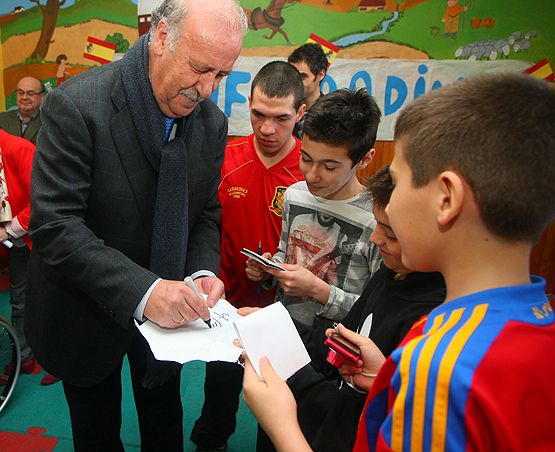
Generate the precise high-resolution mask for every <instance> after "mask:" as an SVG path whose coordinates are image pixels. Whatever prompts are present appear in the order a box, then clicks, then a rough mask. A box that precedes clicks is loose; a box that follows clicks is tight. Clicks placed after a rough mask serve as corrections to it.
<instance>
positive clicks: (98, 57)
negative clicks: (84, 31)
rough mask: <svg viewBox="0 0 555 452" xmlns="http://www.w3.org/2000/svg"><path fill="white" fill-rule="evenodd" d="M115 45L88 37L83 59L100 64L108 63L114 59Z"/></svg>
mask: <svg viewBox="0 0 555 452" xmlns="http://www.w3.org/2000/svg"><path fill="white" fill-rule="evenodd" d="M115 53H116V45H115V44H112V43H111V42H106V41H101V40H100V39H96V38H93V37H92V36H89V37H88V38H87V46H86V47H85V53H84V54H83V57H85V58H88V59H89V60H93V61H96V62H97V63H100V64H106V63H110V62H111V61H112V60H113V59H114V55H115Z"/></svg>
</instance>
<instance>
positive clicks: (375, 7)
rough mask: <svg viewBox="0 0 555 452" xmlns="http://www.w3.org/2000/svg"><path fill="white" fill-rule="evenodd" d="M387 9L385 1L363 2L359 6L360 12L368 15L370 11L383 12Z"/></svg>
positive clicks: (365, 0)
mask: <svg viewBox="0 0 555 452" xmlns="http://www.w3.org/2000/svg"><path fill="white" fill-rule="evenodd" d="M384 9H385V0H361V1H360V3H359V4H358V11H359V12H360V13H367V12H369V11H382V10H384Z"/></svg>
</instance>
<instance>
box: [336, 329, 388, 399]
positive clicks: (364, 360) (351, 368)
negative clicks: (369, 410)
mask: <svg viewBox="0 0 555 452" xmlns="http://www.w3.org/2000/svg"><path fill="white" fill-rule="evenodd" d="M337 331H338V332H339V334H341V336H343V337H344V338H345V339H347V340H348V341H349V342H352V343H353V344H354V345H356V346H357V347H358V348H359V349H360V359H359V361H358V363H356V364H350V363H346V364H343V366H341V367H340V369H339V373H340V374H341V376H342V377H343V378H344V379H345V381H348V382H352V383H353V384H354V385H355V386H356V387H357V388H358V389H362V390H363V391H366V392H369V391H370V388H372V384H373V383H374V379H375V378H376V377H374V376H372V377H371V376H368V375H362V373H365V374H369V375H376V374H377V373H378V371H379V370H380V367H381V366H382V364H383V363H384V362H385V356H384V355H383V353H382V352H381V350H380V349H379V348H378V346H377V345H376V344H375V343H374V342H373V341H372V340H371V339H369V338H367V337H365V336H361V335H360V334H358V333H355V332H354V331H351V330H349V329H348V328H345V327H344V326H343V325H342V324H339V325H338V329H337ZM332 333H335V330H334V329H332V328H329V329H327V330H326V336H330V335H331V334H332Z"/></svg>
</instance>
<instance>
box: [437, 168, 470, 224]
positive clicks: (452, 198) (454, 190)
mask: <svg viewBox="0 0 555 452" xmlns="http://www.w3.org/2000/svg"><path fill="white" fill-rule="evenodd" d="M437 184H438V198H437V221H438V223H439V224H440V225H441V226H447V225H449V223H451V222H452V221H453V220H454V219H456V218H457V217H458V215H459V214H460V213H461V211H462V207H463V202H464V195H465V192H464V181H463V179H462V178H461V176H460V175H459V174H457V173H455V172H454V171H444V172H443V173H441V174H440V175H439V176H438V178H437Z"/></svg>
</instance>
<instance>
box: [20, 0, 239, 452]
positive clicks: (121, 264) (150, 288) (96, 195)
mask: <svg viewBox="0 0 555 452" xmlns="http://www.w3.org/2000/svg"><path fill="white" fill-rule="evenodd" d="M246 29H247V27H246V19H245V16H244V13H243V11H242V9H241V8H240V6H239V4H238V2H237V1H235V0H219V1H214V2H206V1H205V0H165V1H164V2H163V3H162V4H161V5H160V6H159V7H158V8H157V9H156V10H155V11H154V13H153V21H152V31H151V33H150V35H145V36H143V37H141V38H140V39H139V40H138V42H137V43H136V44H135V45H134V46H133V47H132V48H131V49H129V51H128V52H127V54H126V55H125V56H124V58H123V59H122V60H120V61H118V62H114V63H111V64H108V65H104V66H102V67H99V68H95V69H91V70H89V71H87V72H86V73H84V74H81V75H79V76H76V77H72V78H71V79H70V80H68V81H66V82H65V83H64V84H63V85H61V86H60V87H59V88H57V89H55V90H53V91H52V92H51V93H50V94H49V95H48V96H47V98H46V100H45V103H44V107H43V116H42V121H43V130H42V132H41V134H40V136H39V139H38V143H37V152H36V156H35V163H34V167H33V181H32V193H31V209H32V214H31V224H30V231H31V236H32V238H33V242H34V247H33V251H32V253H31V258H30V262H29V287H28V296H27V305H26V335H27V338H28V340H29V343H30V344H31V347H32V349H33V351H34V353H35V355H36V357H37V359H38V360H39V362H40V363H41V364H42V365H43V367H45V369H47V370H48V371H49V372H51V373H52V374H54V375H56V376H58V377H60V378H61V380H62V382H63V386H64V391H65V396H66V400H67V403H68V406H69V411H70V415H71V423H72V430H73V441H74V446H75V449H76V450H77V451H89V450H90V451H93V450H94V451H108V450H109V451H112V450H123V446H122V443H121V439H120V428H121V406H120V405H121V375H120V374H121V367H122V363H123V358H124V357H125V356H127V358H128V361H129V366H130V372H131V379H132V383H133V390H134V397H135V404H136V407H137V412H138V418H139V427H140V433H141V450H143V451H154V450H156V451H161V450H163V451H182V450H183V426H182V406H181V400H180V392H179V389H180V376H179V374H180V372H179V371H180V369H181V366H180V365H177V364H175V363H168V362H160V361H157V360H156V359H154V357H153V356H152V354H151V352H150V349H149V347H148V344H147V343H146V341H145V340H144V339H143V337H142V336H141V335H140V333H139V332H138V330H137V329H136V328H135V326H134V320H138V321H142V320H144V319H149V320H151V321H153V322H156V323H157V324H158V325H160V326H163V327H165V328H178V327H180V326H183V325H184V324H186V323H187V322H191V321H194V320H196V319H198V318H202V319H204V320H206V319H208V318H209V312H208V308H207V306H206V303H205V302H204V301H203V300H201V299H200V298H199V297H198V296H196V295H195V293H194V291H193V290H191V289H190V288H189V287H188V286H187V285H185V283H184V282H183V279H184V277H185V276H187V275H191V276H192V277H193V279H194V280H195V284H196V286H197V288H198V290H199V291H200V292H202V293H205V294H206V295H207V296H208V298H207V302H208V305H209V306H212V305H213V304H214V303H215V301H216V300H217V299H219V298H220V297H222V296H223V290H224V289H223V283H222V282H221V281H220V280H219V279H218V278H217V277H216V276H215V273H216V272H217V271H218V268H219V260H220V256H219V242H220V237H219V227H220V207H219V204H218V199H217V189H218V184H219V174H220V165H221V162H222V158H223V152H224V148H225V143H226V135H227V121H226V118H225V116H224V115H223V113H222V112H221V111H220V110H219V109H218V108H217V107H216V106H215V105H214V104H213V103H212V102H211V101H210V100H207V99H208V97H210V95H211V94H212V92H213V91H214V90H215V89H216V87H217V86H218V84H219V82H220V81H221V80H222V78H223V77H225V76H226V75H228V74H229V73H230V72H231V70H232V68H233V64H234V63H235V60H236V59H237V57H238V55H239V52H240V50H241V46H242V40H243V35H244V33H245V32H246Z"/></svg>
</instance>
